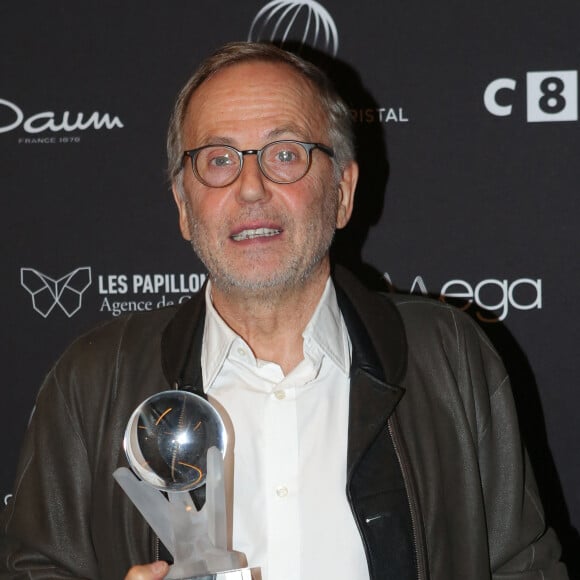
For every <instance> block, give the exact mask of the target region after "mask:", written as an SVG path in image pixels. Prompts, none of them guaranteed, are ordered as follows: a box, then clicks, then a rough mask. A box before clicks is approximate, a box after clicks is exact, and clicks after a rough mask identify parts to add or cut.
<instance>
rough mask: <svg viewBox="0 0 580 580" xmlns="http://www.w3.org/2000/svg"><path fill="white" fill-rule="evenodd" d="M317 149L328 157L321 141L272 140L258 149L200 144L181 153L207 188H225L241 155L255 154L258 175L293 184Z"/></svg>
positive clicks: (236, 172) (235, 172)
mask: <svg viewBox="0 0 580 580" xmlns="http://www.w3.org/2000/svg"><path fill="white" fill-rule="evenodd" d="M313 149H320V150H321V151H322V152H323V153H326V155H328V156H329V157H334V151H333V150H332V149H331V148H330V147H327V146H326V145H322V144H321V143H303V142H302V141H289V140H284V141H274V142H273V143H268V144H267V145H265V146H264V147H262V149H247V150H246V151H240V150H239V149H236V148H235V147H230V146H229V145H204V146H203V147H198V148H197V149H190V150H189V151H185V152H184V153H183V156H184V157H186V156H187V157H189V158H190V159H191V165H192V167H193V173H194V174H195V176H196V177H197V179H199V181H201V183H203V184H204V185H207V186H208V187H226V186H227V185H230V184H231V183H233V182H234V181H235V180H236V179H237V178H238V176H239V175H240V173H241V172H242V168H243V166H244V156H245V155H256V156H257V157H258V166H259V167H260V171H261V172H262V174H263V175H264V176H265V177H267V178H268V179H269V180H270V181H273V182H274V183H294V182H295V181H298V180H299V179H302V178H303V177H304V176H305V175H306V174H307V173H308V170H309V169H310V164H311V163H312V155H311V152H312V150H313Z"/></svg>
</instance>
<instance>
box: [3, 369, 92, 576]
mask: <svg viewBox="0 0 580 580" xmlns="http://www.w3.org/2000/svg"><path fill="white" fill-rule="evenodd" d="M57 368H58V367H57ZM90 498H91V472H90V468H89V462H88V457H87V448H86V445H85V441H84V440H83V434H82V416H81V415H80V414H79V413H78V412H76V411H75V409H74V403H72V404H71V401H70V400H68V399H67V397H65V396H64V394H63V389H62V385H61V384H60V383H59V377H58V375H57V371H56V370H53V371H52V372H51V373H50V374H49V376H48V377H47V379H46V381H45V383H44V385H43V386H42V388H41V390H40V392H39V394H38V397H37V403H36V407H35V409H34V410H33V414H32V417H31V420H30V424H29V427H28V430H27V433H26V435H25V440H24V444H23V447H22V451H21V456H20V463H19V466H18V471H17V477H16V481H15V487H14V495H13V498H12V499H11V501H10V502H9V504H8V506H7V508H6V509H5V511H4V513H3V514H2V517H1V528H0V533H1V534H2V535H1V537H0V542H1V543H0V553H1V560H0V578H1V579H2V580H7V579H8V578H10V579H19V578H23V579H24V578H26V579H27V580H30V579H35V580H40V579H45V578H50V579H52V580H57V579H60V578H96V577H97V575H98V573H97V566H96V562H95V560H96V559H95V556H94V550H93V546H92V543H91V535H90V521H89V507H90V501H91V499H90Z"/></svg>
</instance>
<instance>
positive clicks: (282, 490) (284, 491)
mask: <svg viewBox="0 0 580 580" xmlns="http://www.w3.org/2000/svg"><path fill="white" fill-rule="evenodd" d="M276 495H277V496H278V497H286V496H287V495H288V488H287V487H286V486H285V485H281V486H280V487H277V488H276Z"/></svg>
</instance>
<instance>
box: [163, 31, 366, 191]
mask: <svg viewBox="0 0 580 580" xmlns="http://www.w3.org/2000/svg"><path fill="white" fill-rule="evenodd" d="M251 61H256V62H260V61H261V62H274V63H278V62H279V63H284V64H287V65H289V66H291V67H292V68H293V69H294V70H295V71H297V72H298V74H300V75H301V76H302V78H304V79H305V80H306V81H307V82H308V83H309V84H310V85H311V86H312V87H313V89H314V91H315V94H317V96H318V98H319V99H320V104H321V106H322V108H323V110H324V111H326V114H327V123H328V138H329V139H330V146H331V147H332V148H333V149H334V153H335V156H334V162H335V164H336V167H337V169H338V172H339V173H341V172H342V170H343V169H344V168H345V167H346V165H347V164H348V163H349V162H350V161H353V160H354V158H355V149H354V132H353V127H352V119H351V114H350V111H349V109H348V107H347V105H346V103H345V102H344V101H343V99H342V98H341V97H340V96H339V94H338V93H337V92H336V90H335V89H334V87H333V85H332V83H331V81H330V79H329V78H328V76H327V75H326V74H325V73H324V72H322V70H321V69H319V68H318V67H317V66H315V65H314V64H312V63H310V62H308V61H306V60H303V59H302V58H300V57H298V56H296V55H294V54H292V53H290V52H287V51H285V50H282V49H280V48H277V47H276V46H274V45H272V44H266V43H261V42H231V43H228V44H226V45H224V46H223V47H222V48H220V49H219V50H218V51H217V52H215V53H214V54H213V55H211V56H210V57H209V58H207V59H206V60H205V61H203V62H202V63H201V65H200V66H199V68H198V69H197V71H196V72H195V73H194V74H193V76H192V77H191V78H190V79H189V80H188V81H187V82H186V83H185V86H184V87H183V88H182V89H181V91H180V92H179V95H178V96H177V101H176V102H175V106H174V108H173V113H172V115H171V120H170V122H169V130H168V133H167V160H168V175H169V179H170V180H171V181H174V180H175V179H176V178H177V177H178V176H179V175H180V173H181V170H182V167H183V164H182V161H183V143H182V135H183V123H184V120H185V115H186V112H187V105H188V104H189V101H190V99H191V97H192V95H193V93H194V92H195V91H196V90H197V89H198V88H199V87H200V86H201V85H202V84H203V83H204V82H205V81H206V80H208V79H209V78H211V77H212V76H213V75H215V74H216V73H217V72H219V71H220V70H222V69H224V68H227V67H229V66H232V65H235V64H240V63H245V62H251ZM178 181H179V180H178Z"/></svg>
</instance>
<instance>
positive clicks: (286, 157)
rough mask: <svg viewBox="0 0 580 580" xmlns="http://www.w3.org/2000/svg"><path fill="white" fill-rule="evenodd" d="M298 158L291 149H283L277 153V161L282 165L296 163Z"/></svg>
mask: <svg viewBox="0 0 580 580" xmlns="http://www.w3.org/2000/svg"><path fill="white" fill-rule="evenodd" d="M297 158H298V156H297V155H296V152H295V151H291V150H290V149H282V150H281V151H278V152H277V153H276V161H279V162H281V163H290V162H292V161H296V159H297Z"/></svg>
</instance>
